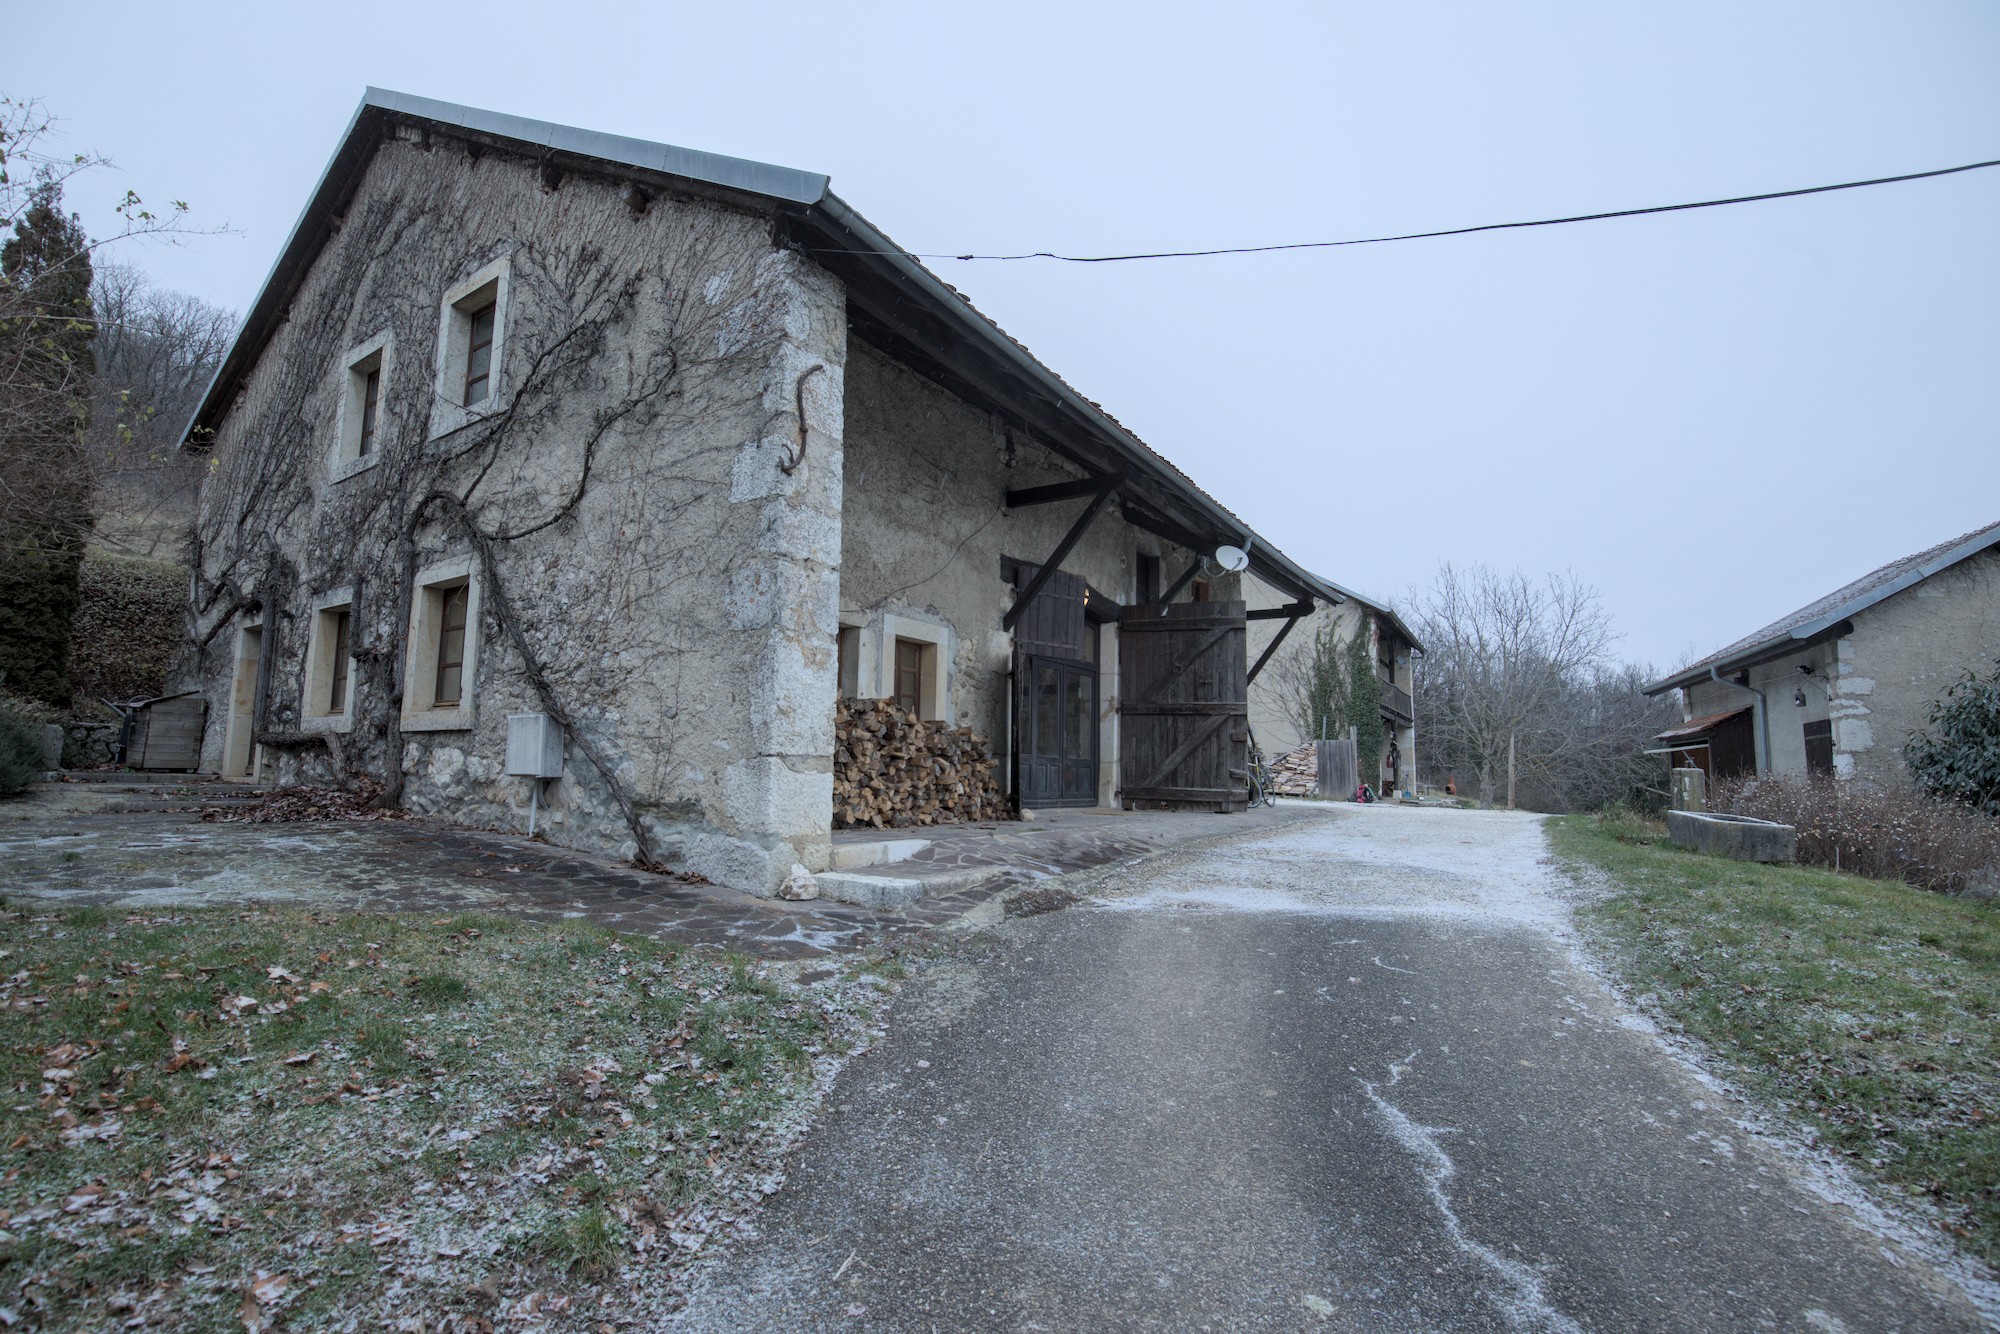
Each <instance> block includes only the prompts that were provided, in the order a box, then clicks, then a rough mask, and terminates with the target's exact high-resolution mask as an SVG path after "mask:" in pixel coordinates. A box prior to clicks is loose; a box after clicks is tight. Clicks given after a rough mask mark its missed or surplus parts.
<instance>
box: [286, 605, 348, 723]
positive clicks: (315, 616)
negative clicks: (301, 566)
mask: <svg viewBox="0 0 2000 1334" xmlns="http://www.w3.org/2000/svg"><path fill="white" fill-rule="evenodd" d="M337 611H345V612H347V613H348V621H347V648H348V653H347V700H346V702H345V703H344V704H343V705H342V706H341V710H340V712H339V713H334V712H332V711H331V710H328V709H327V708H325V707H324V704H325V701H326V700H327V698H328V697H329V696H330V695H331V693H332V690H333V615H332V613H334V612H337ZM353 612H354V585H352V584H349V585H347V586H346V587H343V588H334V589H329V590H327V591H326V592H324V593H321V594H320V595H319V596H318V597H315V598H314V599H313V600H312V621H311V628H310V630H309V632H308V634H309V638H308V639H307V641H306V697H305V700H304V707H302V708H301V709H300V710H299V729H300V730H301V731H305V732H348V731H352V730H353V728H354V688H355V686H356V685H358V684H359V682H358V680H357V679H356V677H355V674H354V632H355V630H356V628H357V627H356V626H355V623H354V616H353Z"/></svg>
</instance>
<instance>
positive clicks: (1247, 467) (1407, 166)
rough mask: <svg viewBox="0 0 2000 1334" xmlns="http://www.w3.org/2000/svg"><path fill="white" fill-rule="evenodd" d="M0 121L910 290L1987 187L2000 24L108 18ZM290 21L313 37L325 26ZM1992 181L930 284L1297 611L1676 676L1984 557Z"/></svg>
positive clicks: (194, 176) (1688, 12) (138, 10)
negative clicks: (889, 276) (526, 132)
mask: <svg viewBox="0 0 2000 1334" xmlns="http://www.w3.org/2000/svg"><path fill="white" fill-rule="evenodd" d="M87 12H88V15H89V19H88V23H87V25H86V27H85V28H83V29H80V28H79V26H78V25H79V22H80V15H79V12H78V11H71V10H67V9H66V8H65V7H63V6H55V5H39V6H33V7H27V8H24V9H22V10H20V11H17V12H14V13H12V14H11V15H10V16H9V18H8V20H7V25H6V26H7V30H8V41H7V42H6V45H5V48H4V50H0V88H4V90H5V91H7V92H8V93H10V94H12V95H15V96H22V95H27V96H34V97H39V98H41V99H43V100H44V101H45V102H46V104H47V108H48V110H49V111H51V112H53V113H54V114H56V115H57V116H59V117H60V118H61V119H62V121H63V129H64V132H65V140H64V142H63V147H65V148H67V149H94V150H97V151H101V152H105V153H109V154H110V155H112V156H113V157H114V158H115V159H116V160H117V163H118V166H119V168H120V170H119V171H118V172H117V173H115V174H112V173H107V174H102V175H98V176H94V177H90V178H87V179H86V180H85V181H84V182H82V183H81V184H80V185H79V187H78V188H77V189H76V190H75V191H74V192H73V196H72V205H73V206H74V207H77V208H80V209H81V210H82V211H83V213H84V216H85V219H86V221H87V222H88V223H90V224H91V225H92V226H93V227H94V228H96V229H99V230H103V229H105V228H106V227H107V225H108V210H109V207H110V204H111V202H112V201H113V200H114V199H115V197H116V196H117V194H118V193H120V192H122V191H123V190H124V189H125V188H127V187H128V186H129V187H131V188H133V189H136V190H138V191H139V192H140V193H141V194H142V195H144V196H146V197H147V198H148V199H149V200H161V199H166V198H169V197H180V198H185V199H186V200H188V201H189V202H190V203H191V204H192V205H193V206H194V210H195V218H196V219H197V221H199V222H202V223H226V224H228V225H229V226H230V227H231V228H233V229H235V231H234V234H231V235H227V236H221V237H213V238H205V239H200V240H197V241H194V242H192V243H190V244H188V245H186V246H185V247H182V248H178V249H174V248H160V247H156V248H150V249H145V250H141V251H134V252H132V253H130V254H128V255H127V256H126V258H128V259H130V260H132V261H133V262H136V263H137V264H138V265H140V266H141V267H142V268H144V269H146V270H147V271H149V272H150V273H151V274H153V275H154V276H155V277H156V278H157V279H158V280H159V281H161V282H162V283H164V284H166V285H168V286H172V287H176V288H180V289H183V290H186V291H190V292H194V293H197V294H199V295H201V296H204V297H206V298H208V299H210V300H212V301H215V302H218V303H222V304H225V305H228V306H231V307H233V308H235V309H237V310H239V311H240V310H242V309H244V308H245V307H246V306H247V305H248V303H249V302H250V300H251V298H252V297H253V296H254V294H255V292H256V290H257V288H258V286H259V284H260V283H261V282H262V281H263V278H264V275H265V273H266V272H267V271H268V269H269V267H270V265H271V263H272V261H273V259H274V258H275V257H276V254H277V248H278V246H279V245H280V244H281V243H282V241H283V239H284V237H285V234H286V233H287V231H288V230H289V229H290V227H291V225H292V223H293V221H294V219H295V218H296V216H297V214H298V211H299V209H300V208H301V207H302V206H303V205H304V203H305V199H306V195H307V192H308V191H309V190H310V189H311V187H312V185H313V183H314V181H315V180H316V179H317V178H318V175H319V172H320V170H321V169H322V167H324V165H325V163H326V160H327V158H328V156H329V155H330V154H331V152H332V150H333V148H334V144H335V140H336V139H337V137H338V136H339V134H340V132H341V130H342V129H343V128H344V127H345V126H346V124H347V121H348V118H349V117H350V115H351V114H352V112H353V109H354V105H355V103H356V101H357V100H358V99H359V98H360V95H361V92H362V89H363V88H364V87H366V86H367V85H369V84H376V85H379V86H382V87H387V88H394V89H399V90H402V91H405V92H410V93H416V94H421V95H424V96H429V97H436V98H443V99H446V100H449V101H455V102H462V103H466V104H470V105H474V106H482V107H489V108H492V109H495V110H501V111H507V112H512V113H516V114H519V115H525V116H533V117H537V118H541V119H546V120H553V121H560V122H565V123H568V124H572V125H580V126H585V127H589V128H592V129H600V130H606V131H612V132H615V133H619V134H626V135H634V136H638V137H642V138H649V139H658V140H663V141H666V142H669V143H676V144H682V145H686V146H689V147H694V148H702V149H707V150H711V151H716V152H722V153H729V154H734V155H737V156H741V157H749V158H756V159H761V160H764V161H768V162H776V163H782V164H785V165H787V166H794V167H801V168H806V169H810V170H815V171H823V172H827V173H829V174H830V175H831V176H832V177H833V188H834V189H835V190H836V191H837V192H838V193H839V194H840V195H841V196H842V197H843V198H845V199H846V200H847V201H848V202H849V203H851V204H853V205H854V206H855V207H857V208H858V209H860V210H861V211H862V212H863V213H865V214H866V215H867V216H868V217H869V218H870V219H872V220H873V221H874V222H875V223H877V224H878V225H879V226H881V227H882V228H883V229H884V230H885V231H887V232H888V233H889V234H890V235H892V236H894V237H895V238H896V239H897V241H898V242H899V243H901V244H903V245H906V246H909V247H910V248H911V249H913V250H916V251H920V252H921V251H941V252H948V253H955V252H960V251H966V250H979V251H1016V250H1043V249H1050V250H1065V251H1069V252H1073V253H1077V252H1080V253H1104V252H1120V251H1130V250H1154V249H1185V248H1199V247H1210V246H1230V245H1257V244H1265V243H1272V242H1284V241H1309V240H1323V239H1339V238H1344V237H1355V236H1370V235H1377V234H1381V233H1387V232H1402V231H1412V230H1425V229H1431V228H1439V227H1451V226H1460V225H1469V224H1475V223H1484V222H1500V221H1510V220H1515V219H1522V218H1534V217H1545V216H1554V215H1560V214H1566V213H1578V212H1595V211H1600V210H1607V209H1616V208H1629V207H1637V206H1643V205H1651V204H1668V203H1676V202H1682V201H1686V200H1695V199H1706V198H1713V197H1717V196H1726V195H1736V194H1746V193H1756V192H1761V191H1767V190H1776V189H1785V188H1791V187H1798V186H1809V185H1817V184H1824V183H1830V182H1834V181H1843V180H1851V179H1857V178H1863V177H1871V176H1882V175H1891V174H1897V173H1902V172H1908V171H1917V170H1923V169H1927V168H1933V167H1943V166H1951V165H1956V164H1959V163H1965V162H1973V161H1979V160H1983V159H1988V158H2000V5H1995V4H1993V3H1991V2H1990V0H1963V2H1962V3H1921V2H1920V0H1908V2H1905V3H1897V4H1894V5H1884V4H1880V3H1867V4H1861V3H1837V2H1833V0H1811V2H1810V3H1758V4H1744V3H1742V2H1741V0H1729V2H1727V3H1695V2H1693V0H1682V2H1681V3H1677V4H1674V5H1658V4H1648V5H1640V4H1636V3H1625V4H1603V3H1584V2H1582V0H1579V2H1578V3H1571V4H1533V3H1526V2H1525V0H1515V2H1514V3H1509V4H1504V5H1499V4H1492V3H1472V2H1470V0H1468V2H1467V3H1460V4H1389V5H1385V4H1379V3H1377V4H1360V3H1345V2H1342V3H1322V4H1312V5H1297V6H1283V5H1236V6H1227V7H1225V6H1220V5H1217V6H1205V7H1199V8H1197V7H1176V6H1172V5H1166V4H1161V3H1158V2H1157V0H1153V2H1149V3H1134V4H1120V5H1111V4H1090V3H1075V2H1074V0H1071V3H1063V4H1036V3H1012V4H1008V5H1005V6H997V5H996V6H971V5H944V4H931V5H873V6H869V5H849V6H835V7H829V6H826V5H820V4H814V5H756V4H746V3H738V4H734V5H717V4H712V3H710V4H702V5H691V4H673V3H657V2H654V3H644V4H639V3H634V4H629V5H617V4H591V3H584V2H582V0H572V2H571V3H566V4H562V5H550V4H532V5H529V4H510V3H502V2H500V0H488V2H486V3H480V4H476V5H445V4H436V5H427V4H424V3H421V0H413V2H412V3H405V4H400V5H395V6H389V7H380V6H378V7H374V8H365V9H360V10H352V9H350V10H345V11H332V10H327V9H325V8H323V7H313V8H304V7H294V6H280V5H271V4H268V3H264V4H255V5H222V4H204V3H200V2H199V0H195V2H194V3H184V4H178V5H172V6H167V5H160V4H157V3H149V4H125V3H116V2H113V3H100V4H96V5H92V6H90V7H89V9H88V11H87ZM295 15H296V17H295ZM1996 242H2000V170H1989V171H1983V172H1972V173H1967V174H1964V175H1960V176H1954V177H1948V178H1945V179H1942V180H1931V181H1922V182H1916V183H1911V184H1905V185H1894V186H1885V187H1880V188H1875V189H1869V190H1859V191H1850V192H1845V193H1840V194H1833V195H1820V196H1814V197H1810V198H1806V199H1799V200H1786V201H1779V202H1774V203H1766V204H1754V205H1747V206H1743V207H1737V208H1728V209H1714V210H1705V211H1700V212H1694V213H1681V214H1669V215H1665V216H1657V217H1647V218H1638V219H1629V220H1623V221H1614V222H1603V223H1590V224H1582V225H1577V226H1568V227H1557V228H1547V229H1536V230H1528V231H1514V232H1502V233H1493V234H1486V235H1482V236H1473V237H1457V238H1449V239H1444V240H1432V241H1415V242H1408V243H1402V244H1396V245H1384V246H1365V247H1359V248H1353V249H1344V250H1328V251H1304V252H1292V253H1285V254H1278V255H1265V256H1238V257H1227V258H1215V259H1192V260H1170V261H1159V262H1151V263H1135V264H1112V265H1072V264H1052V263H1048V262H1046V261H1036V262H1030V263H1018V264H962V263H955V262H951V261H941V262H936V263H934V265H933V267H936V268H938V269H939V270H940V271H941V272H942V273H943V275H944V277H945V278H946V279H947V280H948V281H950V282H952V283H954V284H956V285H957V286H958V287H959V288H960V289H962V290H964V291H965V292H967V293H968V294H969V295H970V296H971V297H972V298H973V300H974V301H975V302H976V303H977V304H978V305H979V306H980V308H981V309H983V310H984V311H985V312H986V313H988V314H989V315H991V316H993V317H994V318H995V319H997V320H998V321H999V322H1000V323H1001V324H1002V325H1003V326H1005V327H1006V328H1007V329H1008V331H1009V332H1011V333H1012V334H1014V335H1015V336H1016V337H1017V338H1019V339H1020V340H1021V341H1022V342H1024V343H1026V344H1027V345H1028V346H1029V347H1030V348H1032V349H1033V350H1034V351H1035V352H1036V353H1037V354H1039V355H1040V356H1041V357H1042V358H1043V359H1044V360H1045V361H1047V362H1048V363H1049V364H1050V365H1051V366H1053V367H1054V368H1055V369H1056V370H1057V371H1058V372H1060V373H1061V374H1062V375H1064V376H1065V377H1066V378H1067V379H1069V381H1070V382H1071V383H1073V384H1075V385H1076V386H1077V387H1078V388H1079V389H1080V390H1082V391H1083V392H1084V393H1085V394H1088V395H1089V396H1090V397H1092V398H1095V399H1097V400H1098V401H1100V402H1102V403H1103V404H1104V405H1105V406H1106V408H1107V409H1109V410H1110V411H1111V412H1112V413H1113V414H1114V415H1115V416H1117V417H1118V418H1119V419H1120V420H1121V421H1123V422H1124V423H1125V424H1126V425H1128V426H1130V427H1132V428H1133V429H1134V430H1136V431H1137V432H1138V433H1139V434H1140V435H1141V436H1142V437H1143V438H1144V439H1146V440H1147V441H1148V442H1149V443H1150V444H1152V445H1153V446H1154V447H1155V448H1156V449H1158V450H1160V451H1161V452H1162V453H1164V454H1166V455H1167V456H1168V457H1169V458H1171V459H1173V460H1174V461H1175V462H1176V463H1178V464H1179V465H1181V467H1183V468H1184V469H1186V470H1187V471H1188V472H1189V473H1190V474H1192V475H1193V476H1194V477H1195V478H1196V479H1197V480H1198V481H1200V482H1201V483H1202V484H1203V485H1205V486H1206V487H1207V488H1208V489H1209V490H1210V491H1211V492H1213V493H1214V494H1215V495H1216V496H1217V497H1218V498H1219V499H1221V500H1222V501H1223V502H1224V503H1225V504H1227V505H1229V506H1230V507H1231V508H1233V509H1235V510H1236V511H1237V512H1238V513H1239V514H1241V515H1243V516H1244V517H1245V518H1246V519H1247V520H1248V521H1249V522H1250V523H1251V524H1252V525H1253V526H1255V527H1256V528H1257V529H1258V530H1259V531H1261V532H1262V533H1263V534H1264V535H1265V536H1266V537H1267V538H1269V539H1270V540H1272V541H1274V542H1276V543H1277V544H1278V545H1280V546H1282V547H1283V548H1284V549H1285V550H1286V551H1287V552H1288V553H1289V554H1291V555H1292V556H1293V557H1295V558H1296V559H1298V560H1299V561H1300V562H1302V563H1303V564H1305V565H1307V566H1309V567H1312V568H1314V569H1317V570H1320V571H1322V572H1323V573H1325V574H1326V575H1328V576H1329V577H1331V578H1333V579H1335V580H1337V581H1339V582H1341V583H1345V584H1348V585H1350V586H1353V587H1356V588H1359V589H1362V590H1364V591H1367V592H1370V593H1371V594H1376V595H1379V596H1383V597H1388V598H1392V599H1393V598H1397V597H1399V596H1400V595H1401V594H1402V593H1403V592H1404V591H1405V590H1407V589H1408V588H1409V587H1410V586H1411V585H1413V584H1418V583H1421V582H1423V581H1425V580H1426V579H1427V578H1428V577H1429V575H1430V574H1431V572H1432V571H1433V570H1434V569H1435V568H1436V566H1437V564H1438V562H1440V561H1442V560H1451V561H1455V562H1485V563H1488V564H1491V565H1495V566H1500V567H1514V566H1518V567H1520V568H1522V569H1524V570H1526V571H1528V572H1530V573H1531V574H1540V573H1542V572H1546V571H1550V570H1563V569H1568V570H1574V571H1575V572H1576V573H1577V574H1578V575H1580V576H1581V577H1583V578H1584V579H1585V580H1587V581H1588V582H1590V583H1592V584H1594V585H1596V586H1597V587H1598V588H1599V589H1601V590H1602V592H1603V594H1604V597H1605V599H1606V602H1607V604H1608V605H1609V607H1610V609H1611V611H1612V612H1613V614H1614V615H1615V617H1616V619H1617V623H1618V626H1619V628H1620V630H1621V631H1622V632H1623V634H1624V636H1625V637H1624V640H1623V641H1622V643H1621V645H1620V649H1621V652H1622V653H1623V654H1624V655H1625V656H1626V657H1628V658H1632V659H1636V660H1645V661H1652V662H1655V663H1657V664H1659V665H1661V666H1662V667H1664V666H1666V665H1668V664H1669V663H1670V662H1671V661H1672V660H1674V659H1676V658H1677V657H1679V656H1681V655H1682V654H1684V653H1686V652H1688V651H1690V650H1699V651H1703V652H1705V651H1707V650H1708V649H1711V648H1714V647H1718V646H1719V645H1721V644H1723V643H1725V642H1727V641H1729V640H1732V639H1735V638H1737V637H1739V636H1740V635H1742V634H1745V633H1747V632H1749V631H1750V630H1753V629H1755V628H1756V627H1758V626H1759V625H1761V624H1763V623H1764V622H1766V621H1768V620H1770V619H1773V618H1775V617H1776V616H1778V615H1780V614H1782V613H1784V612H1786V611H1789V610H1791V609H1792V608H1793V607H1795V606H1798V605H1801V604H1803V603H1805V602H1808V601H1810V600H1812V599H1813V598H1815V597H1817V596H1819V595H1820V594H1822V593H1825V592H1828V591H1831V590H1832V589H1833V588H1834V587H1837V586H1838V585H1839V584H1841V583H1844V582H1846V581H1847V580H1848V579H1850V578H1853V577H1854V576H1856V575H1858V574H1860V573H1862V572H1864V571H1866V570H1868V569H1870V568H1872V567H1874V566H1876V565H1878V564H1881V563H1882V562H1884V561H1887V560H1890V559H1893V558H1895V557H1897V556H1900V555H1904V554H1906V553H1908V552H1911V551H1914V550H1917V549H1919V548H1922V547H1925V546H1929V545H1931V544H1932V543H1935V542H1938V541H1940V540H1942V539H1944V538H1946V537H1950V536H1954V535H1956V534H1958V533H1960V532H1963V531H1965V530H1968V529H1971V528H1975V527H1979V526H1981V525H1984V524H1986V523H1989V522H1992V521H1994V520H1996V519H2000V440H1996V430H1995V424H1996V419H1997V418H1996V409H2000V244H1996Z"/></svg>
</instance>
